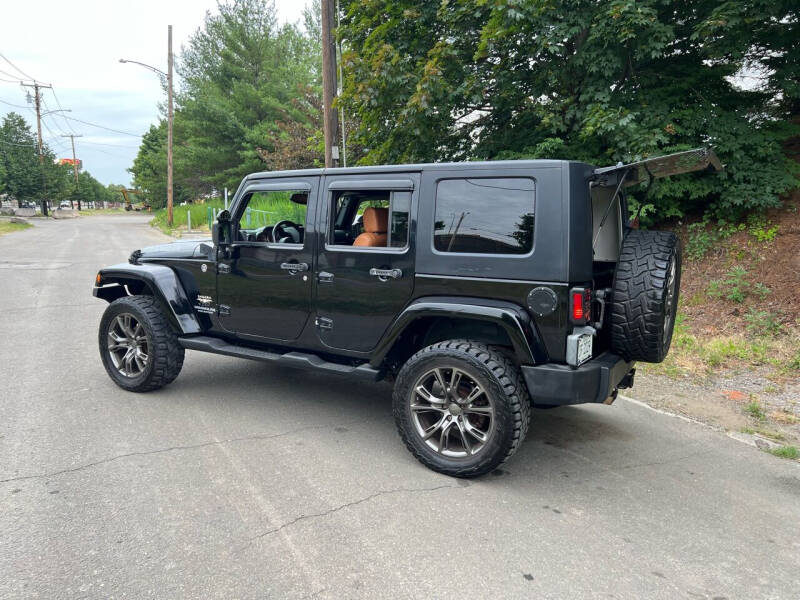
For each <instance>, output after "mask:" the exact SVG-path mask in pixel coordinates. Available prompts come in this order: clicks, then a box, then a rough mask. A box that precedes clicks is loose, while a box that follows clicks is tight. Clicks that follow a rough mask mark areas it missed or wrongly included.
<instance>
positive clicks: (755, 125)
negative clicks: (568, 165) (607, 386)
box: [339, 0, 798, 218]
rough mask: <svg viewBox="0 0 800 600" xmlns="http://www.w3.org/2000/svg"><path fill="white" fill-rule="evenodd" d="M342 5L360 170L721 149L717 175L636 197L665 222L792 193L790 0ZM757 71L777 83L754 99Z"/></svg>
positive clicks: (348, 99) (674, 182)
mask: <svg viewBox="0 0 800 600" xmlns="http://www.w3.org/2000/svg"><path fill="white" fill-rule="evenodd" d="M342 8H343V15H342V17H343V26H342V28H341V29H340V32H339V35H340V37H341V38H342V40H343V42H344V44H345V46H346V48H347V51H346V52H345V54H344V57H343V60H344V66H345V69H344V70H345V78H344V95H343V98H342V102H343V103H344V105H345V106H346V107H347V109H348V111H350V112H353V113H355V114H356V115H357V116H358V118H359V120H360V127H359V129H358V130H357V132H356V138H357V141H359V142H361V143H362V144H363V145H364V146H365V147H366V148H368V151H367V152H366V155H365V157H364V158H363V159H362V162H363V163H365V164H370V163H396V162H417V161H429V160H469V159H500V158H540V157H541V158H545V157H546V158H570V159H580V160H586V161H588V162H592V163H595V164H611V163H614V162H616V161H618V160H635V159H638V158H642V157H646V156H651V155H654V154H660V153H665V152H670V151H678V150H682V149H686V148H689V147H693V146H698V145H704V144H712V145H714V146H715V148H716V149H717V151H718V154H719V155H720V157H721V158H722V160H723V162H724V163H727V165H726V166H727V168H726V170H725V171H724V172H723V173H720V174H718V175H716V176H712V177H709V176H692V175H688V176H683V177H676V178H672V179H668V180H664V181H661V182H658V183H657V184H656V185H654V186H653V187H652V188H651V189H650V191H649V196H648V197H647V198H645V197H644V192H643V191H639V192H638V200H639V201H640V202H648V203H652V204H654V205H655V208H656V211H657V214H658V216H659V217H661V218H663V217H665V216H669V215H676V214H681V213H683V212H685V211H689V210H707V209H710V210H711V211H712V212H714V213H715V214H717V215H718V216H726V217H733V216H736V215H737V214H739V213H741V212H742V211H743V210H747V209H753V208H760V207H765V206H772V205H775V204H776V203H777V202H778V195H779V194H780V193H782V192H784V191H786V190H788V189H790V188H792V187H793V186H795V185H797V182H798V180H797V168H796V164H794V163H793V162H791V161H789V160H787V159H786V157H785V156H784V153H783V151H782V146H781V144H782V142H783V141H784V140H786V139H787V138H788V137H790V136H791V135H792V134H793V133H794V132H795V131H796V130H797V129H796V127H795V126H793V125H792V124H791V116H792V115H793V114H794V113H793V111H795V109H796V103H795V102H794V100H792V98H796V96H795V94H796V88H795V87H794V86H795V85H796V74H797V69H798V67H797V64H798V62H797V61H796V60H795V58H796V54H797V49H796V39H797V12H798V9H797V7H796V3H790V2H783V1H779V2H766V1H764V2H760V1H756V0H746V1H743V2H725V3H722V4H721V5H720V4H719V3H709V2H705V1H701V0H686V1H683V2H677V3H676V2H665V1H663V0H641V1H637V0H612V1H610V2H593V1H590V0H513V1H512V0H498V1H495V2H488V1H482V0H452V1H442V2H425V1H422V0H392V1H389V0H358V1H355V0H344V1H343V2H342ZM739 15H746V16H744V17H742V16H739ZM792 40H794V41H795V43H794V45H793V42H792ZM767 51H768V52H767ZM764 52H767V54H766V55H764V54H763V53H764ZM743 69H745V71H743ZM748 70H750V71H753V70H755V71H756V72H762V73H768V74H769V75H768V76H767V79H766V80H765V82H764V83H762V85H760V86H757V87H756V88H755V89H753V88H751V87H745V86H742V85H740V84H739V83H740V80H741V74H742V73H743V72H744V73H745V74H746V73H747V72H748ZM737 76H739V78H737ZM795 112H796V111H795Z"/></svg>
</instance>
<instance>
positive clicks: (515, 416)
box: [393, 340, 531, 478]
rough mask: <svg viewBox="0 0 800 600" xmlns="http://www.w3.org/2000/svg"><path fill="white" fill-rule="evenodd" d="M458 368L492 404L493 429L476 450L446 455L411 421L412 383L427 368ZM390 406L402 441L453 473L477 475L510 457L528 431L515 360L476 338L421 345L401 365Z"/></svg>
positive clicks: (428, 461)
mask: <svg viewBox="0 0 800 600" xmlns="http://www.w3.org/2000/svg"><path fill="white" fill-rule="evenodd" d="M437 366H441V367H442V368H448V367H450V368H452V367H455V368H458V369H459V370H463V371H466V372H467V373H469V374H470V376H471V377H473V378H474V379H475V380H476V381H477V382H478V383H480V385H481V386H483V387H484V389H485V390H486V393H487V394H491V399H492V402H493V404H494V406H495V418H494V420H493V425H492V429H493V430H492V435H491V436H490V438H489V441H488V442H487V443H486V444H485V446H484V447H483V448H482V449H481V450H480V451H479V452H478V453H476V454H475V455H472V456H468V457H463V458H450V457H446V456H443V455H441V454H439V453H437V452H436V451H435V450H432V449H431V448H430V447H429V446H428V445H427V444H426V443H425V442H424V441H423V440H422V438H421V436H420V435H419V433H418V432H417V430H416V428H415V426H414V423H413V422H412V417H411V409H410V403H411V399H412V389H411V388H412V386H413V385H414V384H415V383H416V382H417V380H418V378H419V377H421V376H422V375H423V374H424V373H425V372H426V371H427V370H430V369H432V368H435V367H437ZM393 412H394V419H395V424H396V425H397V430H398V432H399V433H400V437H401V438H402V440H403V442H404V443H405V445H406V447H407V448H408V449H409V450H410V451H411V453H412V454H413V455H414V456H415V457H416V458H417V460H419V461H420V462H421V463H422V464H424V465H425V466H426V467H428V468H430V469H433V470H434V471H438V472H439V473H443V474H445V475H450V476H453V477H463V478H469V477H478V476H480V475H484V474H485V473H489V472H491V471H493V470H495V469H496V468H497V467H499V466H500V465H501V464H503V463H504V462H505V461H506V460H508V459H509V458H510V457H511V456H512V455H513V454H514V453H515V452H516V451H517V449H518V448H519V447H520V445H521V444H522V441H523V440H524V439H525V435H526V433H527V432H528V425H529V423H530V415H531V402H530V398H529V396H528V390H527V388H526V387H525V384H524V382H523V380H522V375H521V374H520V371H519V369H518V368H517V366H516V365H515V364H514V363H513V362H512V361H511V360H510V359H509V358H508V357H507V356H505V355H504V354H503V353H502V352H499V351H497V349H495V348H492V347H490V346H487V345H486V344H482V343H479V342H473V341H469V340H447V341H443V342H438V343H436V344H433V345H431V346H427V347H426V348H423V349H422V350H420V351H419V352H417V353H416V354H414V355H413V356H412V357H411V358H410V359H408V361H407V362H406V363H405V364H404V365H403V367H402V368H401V369H400V372H399V373H398V376H397V379H396V381H395V385H394V394H393Z"/></svg>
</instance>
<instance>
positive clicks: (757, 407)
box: [744, 400, 767, 421]
mask: <svg viewBox="0 0 800 600" xmlns="http://www.w3.org/2000/svg"><path fill="white" fill-rule="evenodd" d="M744 412H745V414H747V415H749V416H751V417H753V418H754V419H758V420H759V421H764V420H765V419H766V418H767V413H765V412H764V409H763V408H762V407H761V404H759V403H758V402H756V401H755V400H754V401H753V402H750V403H749V404H748V405H747V406H745V407H744Z"/></svg>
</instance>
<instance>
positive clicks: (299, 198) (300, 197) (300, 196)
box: [289, 192, 308, 204]
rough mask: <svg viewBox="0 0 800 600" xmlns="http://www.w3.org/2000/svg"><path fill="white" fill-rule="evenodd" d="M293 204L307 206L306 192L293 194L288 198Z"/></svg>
mask: <svg viewBox="0 0 800 600" xmlns="http://www.w3.org/2000/svg"><path fill="white" fill-rule="evenodd" d="M289 200H291V201H292V202H294V203H295V204H308V192H295V193H294V194H292V195H291V196H290V197H289Z"/></svg>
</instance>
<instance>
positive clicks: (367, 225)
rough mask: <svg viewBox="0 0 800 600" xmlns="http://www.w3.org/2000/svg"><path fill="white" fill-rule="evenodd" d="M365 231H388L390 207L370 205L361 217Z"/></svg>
mask: <svg viewBox="0 0 800 600" xmlns="http://www.w3.org/2000/svg"><path fill="white" fill-rule="evenodd" d="M361 221H362V223H364V231H365V232H367V233H386V231H387V227H386V226H387V225H388V223H389V209H388V208H375V207H372V206H371V207H369V208H368V209H367V210H365V211H364V216H363V217H361Z"/></svg>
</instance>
